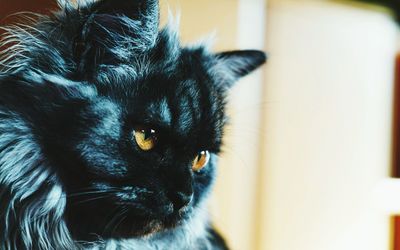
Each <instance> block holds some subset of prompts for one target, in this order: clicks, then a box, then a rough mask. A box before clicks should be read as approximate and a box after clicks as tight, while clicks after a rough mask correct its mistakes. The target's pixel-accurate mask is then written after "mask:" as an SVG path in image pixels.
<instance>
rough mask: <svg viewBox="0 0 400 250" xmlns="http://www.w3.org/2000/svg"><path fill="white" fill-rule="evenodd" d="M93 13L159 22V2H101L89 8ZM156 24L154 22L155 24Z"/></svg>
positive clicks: (153, 0) (150, 0)
mask: <svg viewBox="0 0 400 250" xmlns="http://www.w3.org/2000/svg"><path fill="white" fill-rule="evenodd" d="M89 9H90V11H91V12H92V13H95V14H112V15H125V16H127V17H130V18H131V19H134V20H140V21H142V20H141V19H142V18H150V19H153V20H158V16H159V8H158V0H100V1H96V2H94V3H92V4H91V5H90V6H89ZM153 23H154V22H153Z"/></svg>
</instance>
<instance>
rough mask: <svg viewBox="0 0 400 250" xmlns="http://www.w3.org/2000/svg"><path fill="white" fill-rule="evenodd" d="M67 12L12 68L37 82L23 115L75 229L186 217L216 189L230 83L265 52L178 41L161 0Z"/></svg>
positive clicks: (165, 223) (129, 230) (169, 223)
mask: <svg viewBox="0 0 400 250" xmlns="http://www.w3.org/2000/svg"><path fill="white" fill-rule="evenodd" d="M62 8H63V9H62V11H60V12H58V13H56V14H55V15H54V16H52V17H50V18H47V19H46V18H45V19H41V20H39V22H38V24H37V26H36V27H35V29H37V30H33V31H32V32H33V33H34V36H35V37H34V38H32V37H27V38H26V39H25V40H26V41H22V43H26V44H27V45H30V47H29V51H22V52H20V53H21V54H17V55H16V57H17V58H18V56H20V59H19V60H20V63H19V64H20V65H25V68H18V70H16V72H17V71H18V74H20V75H23V76H24V78H25V79H28V80H27V81H34V82H37V83H38V84H37V87H36V86H35V87H33V88H35V90H32V91H30V95H32V96H35V97H34V98H32V102H34V103H36V104H35V105H33V106H32V107H30V108H29V112H30V113H29V114H27V116H29V117H30V118H29V119H30V120H31V121H30V122H31V124H32V127H33V131H34V132H35V136H36V138H37V140H38V142H39V144H40V146H41V150H42V151H43V154H44V155H45V157H46V161H48V162H49V166H51V167H52V168H53V169H54V170H55V172H56V173H57V179H59V180H60V183H61V185H62V187H63V190H64V191H63V192H65V194H66V197H67V205H66V208H65V209H66V210H65V219H66V221H67V223H68V225H69V228H70V230H71V231H72V232H73V234H74V235H75V236H76V237H77V238H82V239H85V238H87V237H88V236H89V235H97V236H100V237H103V238H126V237H132V236H141V235H146V234H149V233H153V232H157V231H161V230H165V229H168V228H171V227H174V226H176V225H179V224H181V223H183V222H184V221H185V220H187V219H188V218H190V217H191V215H192V213H194V212H195V211H196V209H200V207H202V206H203V201H204V199H205V197H206V196H207V194H208V192H209V189H210V186H211V185H212V182H213V179H214V175H215V167H216V166H215V155H216V154H218V153H219V152H220V149H221V144H222V136H223V127H224V124H225V121H226V118H225V113H224V108H225V99H226V94H227V91H228V90H229V88H230V87H231V86H232V85H233V83H234V82H236V81H237V80H238V79H239V78H241V77H243V76H245V75H247V74H248V73H250V72H252V71H253V70H255V69H256V68H258V67H259V66H260V65H261V64H263V63H264V62H265V55H264V53H263V52H260V51H230V52H223V53H212V52H210V51H208V50H207V49H206V48H204V47H202V46H197V47H183V46H181V45H180V44H179V40H178V36H177V34H176V32H175V31H174V30H173V29H171V28H168V27H167V28H164V29H161V30H159V22H158V20H159V17H158V16H159V10H158V1H156V0H103V1H98V2H92V3H86V4H83V5H81V6H74V5H72V4H69V3H68V2H65V3H63V6H62ZM199 22H201V20H199ZM29 39H31V40H29ZM26 58H28V59H26ZM10 69H11V70H12V65H11V67H10ZM36 88H37V89H36ZM27 98H28V99H29V98H31V97H29V96H28V97H27ZM27 103H29V101H27ZM22 112H25V111H22Z"/></svg>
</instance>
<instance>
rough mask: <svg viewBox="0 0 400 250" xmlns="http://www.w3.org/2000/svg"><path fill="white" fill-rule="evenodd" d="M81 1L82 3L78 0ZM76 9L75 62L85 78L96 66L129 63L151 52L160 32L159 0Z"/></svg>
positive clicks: (111, 1)
mask: <svg viewBox="0 0 400 250" xmlns="http://www.w3.org/2000/svg"><path fill="white" fill-rule="evenodd" d="M81 1H82V0H81ZM86 1H87V3H86V4H85V5H79V0H78V12H79V14H80V16H81V18H82V19H83V24H82V25H81V30H79V33H80V34H78V36H77V37H76V38H75V42H74V59H75V60H76V61H77V62H78V65H79V70H80V71H82V72H85V73H86V74H91V73H92V72H93V71H98V67H99V65H103V66H104V67H106V68H107V65H117V64H121V63H127V62H130V61H131V59H132V57H134V56H135V55H136V54H142V53H143V52H145V51H147V50H149V49H151V48H152V47H153V46H154V45H155V43H156V40H157V36H158V28H159V5H158V0H100V1H93V0H86Z"/></svg>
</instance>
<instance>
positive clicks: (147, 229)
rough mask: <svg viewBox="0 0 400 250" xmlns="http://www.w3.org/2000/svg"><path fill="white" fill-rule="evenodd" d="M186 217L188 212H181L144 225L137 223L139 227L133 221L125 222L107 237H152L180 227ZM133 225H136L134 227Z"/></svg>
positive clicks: (146, 222) (149, 221)
mask: <svg viewBox="0 0 400 250" xmlns="http://www.w3.org/2000/svg"><path fill="white" fill-rule="evenodd" d="M188 217H189V213H188V212H181V213H179V214H178V213H177V214H173V215H170V216H168V217H166V218H162V219H152V220H148V221H145V222H144V223H143V222H142V223H139V224H141V225H139V224H136V223H135V221H126V222H125V223H121V225H119V226H118V228H117V229H116V230H114V232H112V233H111V234H110V235H108V237H110V238H120V239H130V238H141V237H152V236H154V235H156V234H158V233H163V232H167V231H169V230H173V229H174V228H177V227H180V226H182V225H183V224H184V223H185V222H186V221H187V219H188ZM133 224H136V225H135V226H134V225H133Z"/></svg>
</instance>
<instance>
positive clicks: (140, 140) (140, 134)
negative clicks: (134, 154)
mask: <svg viewBox="0 0 400 250" xmlns="http://www.w3.org/2000/svg"><path fill="white" fill-rule="evenodd" d="M133 137H134V139H135V141H136V143H137V145H138V146H139V148H140V149H141V150H143V151H149V150H152V149H153V148H154V147H155V146H156V144H157V133H156V131H155V130H154V129H152V128H146V127H136V128H135V129H134V131H133Z"/></svg>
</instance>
